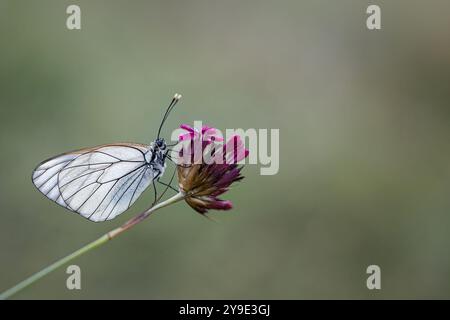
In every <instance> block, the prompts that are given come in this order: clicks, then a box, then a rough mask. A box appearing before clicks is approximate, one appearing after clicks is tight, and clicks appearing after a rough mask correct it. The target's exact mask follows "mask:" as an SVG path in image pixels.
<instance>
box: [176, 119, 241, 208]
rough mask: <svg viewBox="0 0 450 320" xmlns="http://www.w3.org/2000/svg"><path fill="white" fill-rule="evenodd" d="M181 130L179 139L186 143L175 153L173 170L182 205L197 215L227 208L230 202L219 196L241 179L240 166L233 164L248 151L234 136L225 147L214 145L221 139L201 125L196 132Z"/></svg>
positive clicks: (239, 139) (183, 127) (189, 128)
mask: <svg viewBox="0 0 450 320" xmlns="http://www.w3.org/2000/svg"><path fill="white" fill-rule="evenodd" d="M181 128H182V129H184V130H185V131H187V133H184V134H182V135H180V137H179V140H180V141H189V142H188V143H187V148H184V149H182V150H181V151H180V153H179V165H178V167H177V173H178V184H179V188H180V190H181V191H182V192H183V193H184V194H185V195H186V197H185V200H186V202H187V203H188V204H189V205H190V206H191V207H192V208H193V209H194V210H196V211H197V212H199V213H201V214H204V213H206V212H207V211H208V210H209V209H216V210H229V209H231V208H232V203H231V201H228V200H222V199H220V198H219V196H220V195H222V194H223V193H225V192H226V191H228V190H229V187H230V186H231V184H232V183H233V182H235V181H239V180H242V179H243V178H244V177H243V176H242V175H241V169H242V166H239V165H238V163H237V162H238V161H240V160H242V159H244V158H246V157H247V156H248V150H247V149H245V147H244V144H243V142H242V140H241V138H240V137H239V136H237V135H235V136H233V137H232V138H231V139H230V140H229V141H228V142H227V143H226V144H224V145H219V144H217V143H216V142H220V141H222V140H223V139H222V138H221V137H220V136H218V135H217V130H216V129H215V128H211V127H208V126H203V127H202V129H201V130H197V129H195V128H192V127H190V126H188V125H182V126H181Z"/></svg>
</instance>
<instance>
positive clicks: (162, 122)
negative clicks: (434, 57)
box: [157, 93, 181, 138]
mask: <svg viewBox="0 0 450 320" xmlns="http://www.w3.org/2000/svg"><path fill="white" fill-rule="evenodd" d="M180 99H181V94H178V93H175V95H174V96H173V98H172V101H170V104H169V106H168V107H167V109H166V112H165V113H164V117H163V119H162V121H161V124H160V125H159V129H158V135H157V138H159V135H160V134H161V129H162V127H163V125H164V122H166V120H167V117H168V116H169V114H170V112H171V111H172V109H173V107H175V105H176V104H177V102H178V101H180Z"/></svg>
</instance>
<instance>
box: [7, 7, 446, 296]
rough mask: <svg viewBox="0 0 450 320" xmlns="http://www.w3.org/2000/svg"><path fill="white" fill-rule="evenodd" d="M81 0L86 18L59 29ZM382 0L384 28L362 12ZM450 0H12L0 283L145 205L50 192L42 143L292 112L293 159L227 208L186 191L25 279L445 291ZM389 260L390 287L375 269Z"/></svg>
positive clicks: (52, 147)
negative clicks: (94, 207) (110, 210)
mask: <svg viewBox="0 0 450 320" xmlns="http://www.w3.org/2000/svg"><path fill="white" fill-rule="evenodd" d="M69 4H78V5H79V6H80V7H81V11H82V29H81V30H80V31H69V30H67V29H66V18H67V14H66V7H67V6H68V5H69ZM369 4H378V5H380V6H381V10H382V29H381V30H379V31H369V30H367V28H366V24H365V23H366V22H365V21H366V18H367V14H366V8H367V6H368V5H369ZM449 10H450V2H448V1H438V0H435V1H409V0H402V1H400V0H398V1H360V0H341V1H325V0H323V1H316V0H309V1H284V0H283V1H265V0H248V1H237V0H236V1H207V0H203V1H200V0H193V1H125V0H122V1H118V0H117V1H56V0H52V1H50V0H45V1H5V0H1V1H0V37H1V43H2V44H1V48H0V90H1V91H0V133H1V134H0V147H1V150H2V152H1V166H0V214H1V223H0V261H1V272H0V291H2V290H4V289H7V288H8V287H10V286H12V285H14V284H15V283H16V282H18V281H20V280H22V279H24V278H25V277H27V276H29V275H31V274H32V273H34V272H36V271H38V270H39V269H41V268H42V267H44V266H46V265H47V264H49V263H51V262H53V261H55V260H56V259H57V258H60V257H62V256H64V255H66V254H68V253H70V252H72V251H73V250H75V249H77V248H78V247H80V246H81V245H84V244H86V243H87V242H89V241H91V240H94V239H95V238H97V237H98V236H100V235H101V234H103V233H104V232H106V231H109V230H110V229H112V228H114V227H116V226H119V225H120V224H121V223H122V222H124V221H126V220H127V219H129V218H131V217H132V216H133V215H135V214H137V213H138V212H140V211H141V210H142V209H144V208H146V207H147V206H148V205H149V203H150V202H151V201H152V199H153V195H152V192H146V193H144V194H143V196H142V197H141V199H140V200H139V201H138V202H137V204H136V205H135V206H133V208H131V209H130V210H129V211H128V212H127V213H125V214H123V215H122V216H120V217H119V218H117V219H115V220H113V221H110V222H105V223H100V224H96V223H92V222H89V221H87V220H85V219H83V218H81V217H79V216H77V215H73V214H70V213H69V212H68V211H67V210H65V209H63V208H61V207H59V206H57V205H56V204H54V203H52V202H51V201H49V200H47V199H46V198H45V197H44V196H43V195H42V194H40V193H39V192H38V191H37V190H36V189H35V188H34V186H33V185H32V183H31V181H30V175H31V172H32V170H33V168H34V167H35V166H36V165H37V164H38V163H39V162H40V161H42V160H44V159H46V158H48V157H50V156H53V155H55V154H58V153H61V152H63V151H67V150H73V149H75V148H80V147H87V146H93V145H97V144H102V143H110V142H117V141H135V142H143V143H149V142H150V141H152V140H153V139H154V138H155V134H156V128H157V126H158V124H159V122H160V119H161V116H162V112H163V108H164V107H165V106H166V104H167V102H168V100H169V99H170V97H171V96H172V95H173V94H174V93H175V92H180V93H182V94H183V97H184V98H183V101H182V102H181V104H180V105H179V106H178V107H177V109H176V111H175V112H174V113H173V114H172V115H171V117H170V119H169V121H168V125H167V126H166V130H165V134H166V135H168V134H169V133H170V131H171V129H173V128H175V127H177V126H178V125H179V124H180V123H193V121H194V120H203V122H204V123H208V124H210V125H214V126H216V127H218V128H221V129H225V128H279V129H280V138H281V141H280V145H281V147H280V152H281V155H280V171H279V173H278V174H277V175H274V176H261V175H260V174H259V166H257V165H248V166H247V167H246V168H245V169H244V173H245V176H246V179H245V180H244V181H243V182H242V183H240V184H239V185H237V186H236V187H235V188H234V189H233V190H232V191H231V192H229V193H228V194H226V198H227V199H230V200H232V201H233V202H234V205H235V209H234V210H232V211H229V212H212V213H211V215H212V216H213V217H214V218H215V220H218V222H217V223H214V222H211V221H209V220H208V219H205V218H202V217H201V216H200V215H198V214H196V213H195V212H194V211H193V210H192V209H190V208H189V207H188V206H187V205H186V204H184V203H179V204H177V205H174V206H172V207H169V208H166V209H164V210H161V211H159V212H158V214H156V215H155V216H153V217H151V218H150V219H148V220H147V221H145V223H143V224H141V225H139V226H138V227H136V228H135V229H133V230H132V231H130V232H128V233H126V234H124V235H123V236H121V237H120V238H118V239H116V240H114V241H112V242H110V243H108V244H107V245H105V246H103V247H102V248H99V249H97V250H95V251H92V252H90V253H88V254H86V255H85V256H83V257H82V258H80V259H78V260H76V261H75V262H74V263H75V264H78V265H79V266H80V267H81V270H82V290H80V291H76V290H75V291H69V290H67V289H66V286H65V281H66V278H67V275H66V273H65V268H62V269H60V270H58V271H56V272H54V273H53V274H51V275H50V276H48V277H46V278H45V279H43V280H41V281H39V282H38V283H36V284H35V285H33V286H32V287H30V288H28V289H26V290H24V291H23V292H22V293H20V294H18V295H17V296H16V298H21V299H26V298H42V299H50V298H53V299H78V298H86V299H93V298H102V299H104V298H113V299H118V298H124V299H131V298H138V299H141V298H142V299H143V298H145V299H177V298H191V299H197V298H202V299H232V298H235V299H245V298H256V299H282V298H286V299H309V298H326V299H329V298H332V299H334V298H352V299H353V298H369V299H371V298H450V281H449V279H450V232H449V229H450V197H449V194H450V149H449V147H450V126H449V124H450V121H449V120H450V105H449V102H450V90H449V89H450V38H449V30H450V19H449ZM370 264H377V265H379V266H380V267H381V272H382V289H381V290H380V291H377V290H375V291H369V290H368V289H367V288H366V278H367V274H366V268H367V266H368V265H370Z"/></svg>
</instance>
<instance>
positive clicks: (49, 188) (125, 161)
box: [32, 94, 181, 222]
mask: <svg viewBox="0 0 450 320" xmlns="http://www.w3.org/2000/svg"><path fill="white" fill-rule="evenodd" d="M180 98H181V95H179V94H175V96H174V97H173V99H172V101H171V102H170V104H169V106H168V107H167V109H166V112H165V114H164V117H163V119H162V121H161V124H160V126H159V129H158V134H157V138H156V139H155V140H154V141H153V142H152V143H151V144H150V145H146V144H140V143H113V144H105V145H100V146H96V147H91V148H84V149H80V150H75V151H70V152H66V153H63V154H60V155H57V156H55V157H52V158H50V159H48V160H45V161H43V162H41V163H40V164H39V165H38V166H37V167H36V169H34V171H33V174H32V181H33V184H34V185H35V186H36V188H37V189H38V190H39V191H40V192H42V193H43V194H44V195H45V196H46V197H47V198H49V199H50V200H52V201H54V202H56V203H57V204H59V205H60V206H63V207H64V208H67V209H69V210H70V211H73V212H75V213H78V214H80V215H81V216H83V217H84V218H87V219H89V220H91V221H95V222H99V221H106V220H111V219H114V218H115V217H117V216H118V215H119V214H121V213H122V212H124V211H125V210H127V209H128V208H130V207H131V206H132V205H133V203H134V202H135V201H136V200H137V199H138V198H139V196H140V195H141V194H142V193H143V192H144V190H146V189H147V188H148V187H149V186H150V184H153V188H154V191H155V202H156V201H157V200H156V188H155V181H158V182H159V179H160V178H161V177H162V175H163V174H164V171H165V169H166V159H171V158H170V155H169V154H168V153H169V148H168V147H169V146H168V145H167V144H166V142H165V141H164V139H163V138H160V133H161V129H162V127H163V125H164V123H165V121H166V120H167V117H168V116H169V114H170V112H171V111H172V109H173V107H174V106H175V105H176V104H177V102H178V101H179V100H180ZM161 183H162V182H161ZM163 184H164V183H163ZM155 202H154V203H155Z"/></svg>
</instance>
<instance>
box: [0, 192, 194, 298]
mask: <svg viewBox="0 0 450 320" xmlns="http://www.w3.org/2000/svg"><path fill="white" fill-rule="evenodd" d="M184 197H185V195H184V194H183V193H181V192H180V193H177V194H176V195H174V196H173V197H171V198H169V199H167V200H165V201H163V202H160V203H158V204H157V205H155V206H153V207H151V208H149V209H147V210H145V211H144V212H142V213H141V214H139V215H137V216H136V217H134V218H132V219H130V220H128V221H127V222H125V223H124V224H123V225H122V226H120V227H118V228H116V229H114V230H111V231H110V232H108V233H106V234H104V235H103V236H101V237H100V238H98V239H97V240H95V241H92V242H91V243H88V244H87V245H85V246H84V247H82V248H80V249H78V250H77V251H75V252H73V253H71V254H69V255H68V256H66V257H64V258H62V259H59V260H58V261H56V262H54V263H53V264H51V265H49V266H48V267H46V268H44V269H42V270H41V271H39V272H37V273H35V274H33V275H32V276H31V277H29V278H27V279H25V280H23V281H22V282H19V283H18V284H16V285H15V286H14V287H12V288H10V289H8V290H6V291H4V292H3V293H1V294H0V300H5V299H8V298H10V297H11V296H12V295H14V294H16V293H17V292H19V291H21V290H22V289H24V288H26V287H28V286H29V285H31V284H33V283H34V282H36V281H37V280H39V279H41V278H42V277H44V276H46V275H47V274H49V273H50V272H52V271H54V270H56V269H58V268H59V267H61V266H63V265H64V264H66V263H67V262H69V261H72V260H73V259H75V258H77V257H79V256H81V255H82V254H84V253H86V252H88V251H91V250H92V249H94V248H96V247H98V246H101V245H103V244H105V243H106V242H108V241H109V240H111V239H113V238H115V237H117V236H118V235H119V234H121V233H122V232H124V231H126V230H128V229H130V228H132V227H133V226H135V225H136V224H138V223H139V222H141V221H143V220H144V219H145V218H147V217H148V216H149V215H150V214H151V213H153V212H155V211H156V210H158V209H161V208H164V207H166V206H168V205H170V204H172V203H175V202H178V201H180V200H182V199H183V198H184Z"/></svg>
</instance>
